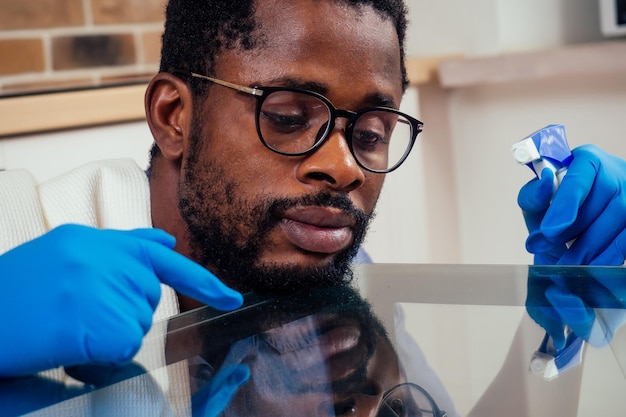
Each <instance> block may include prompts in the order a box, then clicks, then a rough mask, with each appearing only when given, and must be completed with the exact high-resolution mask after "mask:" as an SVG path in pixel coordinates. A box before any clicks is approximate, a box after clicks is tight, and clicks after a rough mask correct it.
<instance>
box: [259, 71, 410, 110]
mask: <svg viewBox="0 0 626 417" xmlns="http://www.w3.org/2000/svg"><path fill="white" fill-rule="evenodd" d="M270 86H272V87H274V86H280V87H290V88H300V89H302V90H309V91H314V92H316V93H318V94H321V95H323V96H324V97H326V98H328V96H327V94H328V92H329V91H330V90H329V88H328V87H327V86H326V85H325V84H323V83H319V82H316V81H303V80H299V79H297V78H293V77H283V78H276V79H273V80H272V81H271V84H258V85H257V87H259V88H261V87H270ZM329 100H330V99H329ZM330 101H331V103H332V100H330ZM362 102H363V103H366V105H365V106H363V107H362V108H365V107H379V106H380V107H391V108H394V109H398V108H399V103H396V101H395V100H394V99H393V98H391V97H389V96H387V95H385V94H382V93H379V92H376V93H371V94H368V95H367V96H365V98H364V100H362ZM333 105H335V103H333Z"/></svg>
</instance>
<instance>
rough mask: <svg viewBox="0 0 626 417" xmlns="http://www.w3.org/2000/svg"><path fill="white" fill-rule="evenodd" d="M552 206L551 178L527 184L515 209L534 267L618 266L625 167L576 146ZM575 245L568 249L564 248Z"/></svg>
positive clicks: (624, 253)
mask: <svg viewBox="0 0 626 417" xmlns="http://www.w3.org/2000/svg"><path fill="white" fill-rule="evenodd" d="M572 154H573V156H574V158H573V160H572V163H571V164H570V166H569V168H568V171H567V174H565V177H564V178H563V181H562V182H561V185H560V187H559V188H558V189H557V190H556V193H555V194H554V197H553V199H552V201H550V199H551V198H552V181H553V175H552V173H551V172H550V171H549V170H547V169H545V170H544V171H543V172H542V178H541V179H540V180H539V179H533V180H532V181H530V182H529V183H527V184H526V185H525V186H524V187H522V189H521V190H520V193H519V195H518V204H519V206H520V207H521V209H522V212H523V214H524V219H525V221H526V226H527V227H528V230H529V232H530V234H529V236H528V239H527V240H526V249H527V250H528V251H529V252H531V253H533V254H535V264H558V265H622V264H623V263H624V259H625V257H626V161H624V160H623V159H620V158H617V157H615V156H613V155H610V154H608V153H606V152H604V151H603V150H601V149H599V148H598V147H596V146H594V145H584V146H580V147H578V148H576V149H574V150H573V151H572ZM573 239H575V241H574V243H573V244H572V245H571V247H569V248H567V243H568V242H570V241H572V240H573Z"/></svg>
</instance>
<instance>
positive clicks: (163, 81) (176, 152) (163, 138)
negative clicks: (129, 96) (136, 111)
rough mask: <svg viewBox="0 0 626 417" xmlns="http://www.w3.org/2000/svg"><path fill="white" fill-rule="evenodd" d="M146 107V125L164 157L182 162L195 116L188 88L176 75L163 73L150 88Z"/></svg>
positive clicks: (146, 96)
mask: <svg viewBox="0 0 626 417" xmlns="http://www.w3.org/2000/svg"><path fill="white" fill-rule="evenodd" d="M144 104H145V110H146V121H147V122H148V126H149V127H150V131H151V132H152V136H153V137H154V140H155V142H156V144H157V146H158V147H159V148H160V149H161V152H162V154H163V156H165V158H167V159H169V160H177V159H180V158H181V157H182V155H183V150H184V147H185V139H186V134H187V132H188V131H189V126H190V121H191V114H192V100H191V93H190V91H189V89H188V87H187V85H186V84H185V83H184V82H182V81H181V80H180V79H179V78H177V77H176V76H174V75H172V74H169V73H159V74H157V75H156V76H155V77H154V78H153V79H152V81H151V82H150V84H149V85H148V88H147V90H146V95H145V102H144Z"/></svg>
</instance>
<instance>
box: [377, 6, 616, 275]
mask: <svg viewBox="0 0 626 417" xmlns="http://www.w3.org/2000/svg"><path fill="white" fill-rule="evenodd" d="M408 4H409V7H410V16H411V27H410V32H409V42H408V53H409V54H410V55H413V56H429V55H430V56H432V55H451V54H452V55H455V54H460V55H463V56H469V57H471V56H476V55H494V54H499V53H510V52H516V51H530V50H540V49H549V48H555V47H559V46H564V45H570V44H575V43H584V42H593V41H598V40H601V39H602V36H601V35H600V24H599V17H598V5H597V3H596V2H595V1H592V0H529V1H525V2H518V1H513V0H474V1H471V2H468V1H465V0H440V1H437V2H433V1H430V0H411V1H409V2H408ZM422 90H423V91H422ZM433 90H434V89H433V87H432V86H424V87H422V88H421V89H418V91H417V94H418V97H420V100H419V101H420V104H419V108H418V109H416V110H417V111H418V112H417V115H418V118H420V119H421V120H422V121H423V122H424V123H425V130H424V134H423V135H422V136H421V138H420V140H421V141H422V142H421V146H422V150H423V149H424V147H427V148H428V153H427V154H424V153H423V152H422V154H420V151H418V152H417V153H418V155H417V156H416V158H415V159H416V160H418V162H417V163H418V164H420V166H421V167H422V168H423V167H426V166H427V167H428V169H422V171H421V172H420V169H419V168H411V169H412V170H413V171H412V173H413V172H415V173H418V174H421V176H420V177H414V178H410V179H404V178H403V179H402V180H401V183H400V184H396V182H395V180H396V179H395V178H392V177H393V176H395V175H396V174H395V173H393V174H391V175H390V176H389V178H388V183H387V185H386V187H387V189H386V190H385V194H384V196H383V201H382V202H381V215H382V214H383V212H384V213H385V214H386V210H387V207H386V204H387V201H391V199H392V198H395V200H394V203H393V204H406V205H407V207H406V211H407V212H411V213H412V214H413V215H414V216H417V217H420V216H421V217H422V220H420V222H419V225H420V226H421V227H420V228H417V227H416V228H414V229H412V230H407V229H406V227H407V225H405V224H404V223H403V221H404V220H405V219H400V218H399V217H397V216H393V220H389V221H390V222H395V227H392V226H391V225H385V227H387V228H388V229H390V230H391V229H393V230H396V232H391V231H389V230H388V231H387V233H389V236H387V237H386V238H385V239H384V240H383V242H384V244H382V245H380V246H378V245H377V244H376V243H375V242H373V241H372V239H374V238H377V239H378V238H380V236H379V235H377V234H376V233H379V232H378V225H379V224H382V221H380V223H377V224H375V225H374V227H373V229H375V233H373V234H372V236H371V238H370V240H368V244H367V246H366V247H367V248H368V250H370V252H371V254H372V256H373V257H374V259H375V260H376V261H379V262H424V261H426V262H436V263H440V262H444V263H513V264H515V263H520V264H526V263H531V262H532V257H531V256H530V255H529V254H528V253H526V251H525V248H524V240H525V237H526V229H525V226H524V223H523V219H522V216H521V214H520V212H519V209H518V207H517V203H516V199H517V193H518V190H519V188H520V187H521V186H522V185H523V184H524V183H525V182H526V181H528V180H530V179H531V178H532V175H531V172H530V171H529V170H528V169H526V168H524V167H520V166H518V165H517V164H516V163H514V162H513V160H512V158H511V155H510V147H511V145H512V143H513V142H515V141H517V140H520V139H522V138H524V137H525V136H526V135H528V134H529V133H532V132H533V131H535V130H537V129H539V128H541V127H543V126H545V125H547V124H549V123H563V124H564V125H565V126H566V131H567V133H568V138H569V142H570V145H571V146H572V147H574V146H577V145H580V144H583V143H589V142H593V143H596V144H598V145H600V146H602V147H604V148H605V149H607V150H609V151H611V152H613V153H616V154H618V155H623V156H626V143H624V140H623V135H624V133H623V126H622V117H623V116H621V115H622V114H624V111H625V110H626V74H624V75H611V76H604V77H600V76H598V77H569V78H561V79H551V80H537V81H525V82H519V83H503V84H496V85H490V86H477V87H472V88H459V89H451V90H445V91H440V92H438V93H433ZM435 90H436V88H435ZM392 195H393V196H394V197H391V196H392ZM399 199H403V201H404V203H402V202H400V200H399ZM420 201H421V205H415V202H420ZM433 201H435V202H436V204H435V206H434V207H433V206H432V205H433V203H432V202H433ZM383 207H384V210H383ZM377 221H379V220H377ZM410 226H411V225H408V227H410ZM415 226H417V225H415ZM398 230H399V232H398ZM394 233H395V236H396V239H395V240H394V239H393V235H394ZM405 237H406V238H405ZM424 238H426V239H427V240H428V241H427V242H426V243H423V242H421V240H420V239H424ZM416 241H419V242H420V243H419V244H416V243H415V242H416ZM390 242H393V243H390ZM411 246H413V247H414V248H415V250H414V251H413V252H411V253H406V251H404V250H403V249H404V248H406V247H411Z"/></svg>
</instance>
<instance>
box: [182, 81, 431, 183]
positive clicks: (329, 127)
mask: <svg viewBox="0 0 626 417" xmlns="http://www.w3.org/2000/svg"><path fill="white" fill-rule="evenodd" d="M172 73H173V74H184V75H186V76H190V77H194V78H199V79H203V80H207V81H210V82H212V83H215V84H218V85H221V86H223V87H227V88H231V89H233V90H236V91H239V92H242V93H246V94H250V95H252V96H254V97H255V98H256V99H257V105H256V110H255V124H256V130H257V135H258V137H259V140H260V141H261V143H263V145H264V146H265V147H266V148H267V149H269V150H271V151H272V152H275V153H277V154H280V155H284V156H305V155H310V154H312V153H314V152H315V151H316V150H317V149H318V148H319V147H320V146H322V144H323V143H324V142H325V141H326V139H328V137H329V136H330V132H332V131H333V129H334V128H335V120H336V119H337V118H339V117H343V118H346V119H348V124H347V125H346V128H345V136H346V139H348V138H350V139H349V140H346V142H347V143H348V148H349V149H350V153H351V154H352V156H353V157H354V160H355V161H356V163H357V164H358V165H359V166H360V167H361V168H363V169H365V170H366V171H369V172H373V173H376V174H387V173H389V172H392V171H394V170H395V169H397V168H398V167H399V166H400V165H402V164H403V163H404V161H406V158H407V157H408V156H409V154H410V153H411V150H412V149H413V146H414V145H415V141H416V139H417V135H418V134H419V133H420V132H422V129H423V127H424V123H422V122H421V121H419V120H417V119H416V118H414V117H412V116H409V115H408V114H406V113H403V112H401V111H399V110H397V109H394V108H392V107H384V106H376V107H367V108H364V109H361V110H359V111H356V112H355V111H351V110H342V109H338V108H336V107H335V106H334V105H333V103H331V102H330V100H328V99H327V98H326V97H324V96H323V95H322V94H319V93H317V92H315V91H311V90H305V89H302V88H295V87H261V86H255V87H247V86H244V85H239V84H234V83H231V82H228V81H224V80H220V79H218V78H213V77H209V76H207V75H202V74H198V73H196V72H193V71H189V70H181V69H176V70H173V71H172ZM277 91H289V92H294V93H301V94H306V95H310V96H312V97H315V98H317V99H318V100H320V101H321V102H323V103H324V104H325V105H326V107H327V108H328V110H329V111H330V117H329V119H328V123H326V129H325V130H324V132H323V134H321V135H318V138H317V139H316V141H315V143H314V144H313V146H311V147H310V148H309V149H307V150H305V151H302V152H296V153H291V152H284V151H281V150H278V149H276V148H273V147H272V146H270V145H269V144H268V143H267V142H266V141H265V139H264V138H263V134H262V133H261V125H260V115H261V106H262V105H263V102H264V101H265V99H266V98H267V97H268V96H269V95H270V94H272V93H274V92H277ZM374 111H382V112H387V113H393V114H397V115H399V116H402V117H403V118H405V119H406V120H407V121H408V122H409V123H410V125H411V139H410V142H409V144H408V146H407V148H406V150H405V151H404V154H403V155H402V157H401V158H400V160H399V161H398V162H396V163H395V164H394V165H393V166H391V167H389V168H387V169H374V168H369V167H367V166H365V165H363V163H362V162H361V161H359V158H358V157H357V155H356V153H355V151H354V145H353V143H352V142H353V141H352V133H353V129H354V125H355V122H356V121H357V120H358V119H359V117H361V116H362V115H363V114H366V113H369V112H374Z"/></svg>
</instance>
